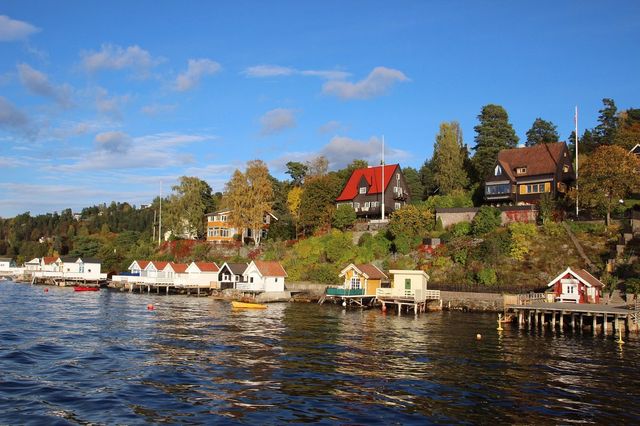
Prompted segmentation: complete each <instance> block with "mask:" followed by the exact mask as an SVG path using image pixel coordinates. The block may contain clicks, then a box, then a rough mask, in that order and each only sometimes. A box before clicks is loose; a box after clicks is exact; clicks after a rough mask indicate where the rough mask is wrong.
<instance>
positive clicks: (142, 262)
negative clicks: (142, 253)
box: [136, 260, 149, 269]
mask: <svg viewBox="0 0 640 426" xmlns="http://www.w3.org/2000/svg"><path fill="white" fill-rule="evenodd" d="M136 262H137V263H138V266H139V267H140V269H144V268H146V267H147V265H148V264H149V261H148V260H136Z"/></svg>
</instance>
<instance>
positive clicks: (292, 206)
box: [287, 186, 304, 237]
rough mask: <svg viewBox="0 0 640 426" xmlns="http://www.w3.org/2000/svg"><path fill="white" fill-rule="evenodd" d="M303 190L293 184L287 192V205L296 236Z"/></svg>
mask: <svg viewBox="0 0 640 426" xmlns="http://www.w3.org/2000/svg"><path fill="white" fill-rule="evenodd" d="M303 193H304V190H303V189H302V188H301V187H299V186H294V187H293V188H291V190H290V191H289V194H287V207H288V209H289V213H290V214H291V217H292V218H293V221H294V226H295V229H296V237H297V236H298V223H299V222H300V202H301V201H302V194H303Z"/></svg>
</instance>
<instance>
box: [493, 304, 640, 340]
mask: <svg viewBox="0 0 640 426" xmlns="http://www.w3.org/2000/svg"><path fill="white" fill-rule="evenodd" d="M505 310H506V311H507V312H509V311H510V312H513V313H514V315H515V318H516V319H517V324H518V326H519V327H523V328H528V329H530V330H536V329H541V328H542V329H543V328H551V329H552V330H556V329H559V330H560V331H562V330H564V329H565V328H568V329H570V330H575V331H580V330H584V329H585V328H586V327H588V328H589V330H590V332H591V334H593V335H595V334H596V332H597V330H598V329H600V330H601V332H602V334H604V335H606V334H607V333H608V330H609V329H611V332H612V333H617V332H620V331H622V330H626V331H627V332H628V331H630V330H633V331H636V332H638V331H639V328H638V312H637V310H633V309H627V308H626V307H612V306H609V305H601V304H568V303H558V302H556V303H544V302H538V303H531V304H526V305H525V304H522V305H510V306H506V307H505Z"/></svg>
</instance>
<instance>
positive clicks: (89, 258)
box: [82, 257, 102, 264]
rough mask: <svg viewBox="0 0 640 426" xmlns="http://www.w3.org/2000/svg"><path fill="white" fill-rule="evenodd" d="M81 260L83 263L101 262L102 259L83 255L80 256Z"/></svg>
mask: <svg viewBox="0 0 640 426" xmlns="http://www.w3.org/2000/svg"><path fill="white" fill-rule="evenodd" d="M82 262H83V263H100V264H102V260H100V259H98V258H95V257H83V258H82Z"/></svg>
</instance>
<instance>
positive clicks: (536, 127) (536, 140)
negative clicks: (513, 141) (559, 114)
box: [525, 118, 560, 146]
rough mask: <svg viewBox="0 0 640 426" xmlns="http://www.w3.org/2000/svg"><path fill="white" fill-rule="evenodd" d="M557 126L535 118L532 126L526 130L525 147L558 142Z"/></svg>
mask: <svg viewBox="0 0 640 426" xmlns="http://www.w3.org/2000/svg"><path fill="white" fill-rule="evenodd" d="M557 129H558V126H556V125H555V124H553V123H552V122H550V121H546V120H543V119H542V118H536V119H535V121H534V122H533V125H532V126H531V128H530V129H529V130H527V142H526V143H525V145H526V146H534V145H538V144H541V143H554V142H558V141H559V140H560V136H559V135H558V131H557Z"/></svg>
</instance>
